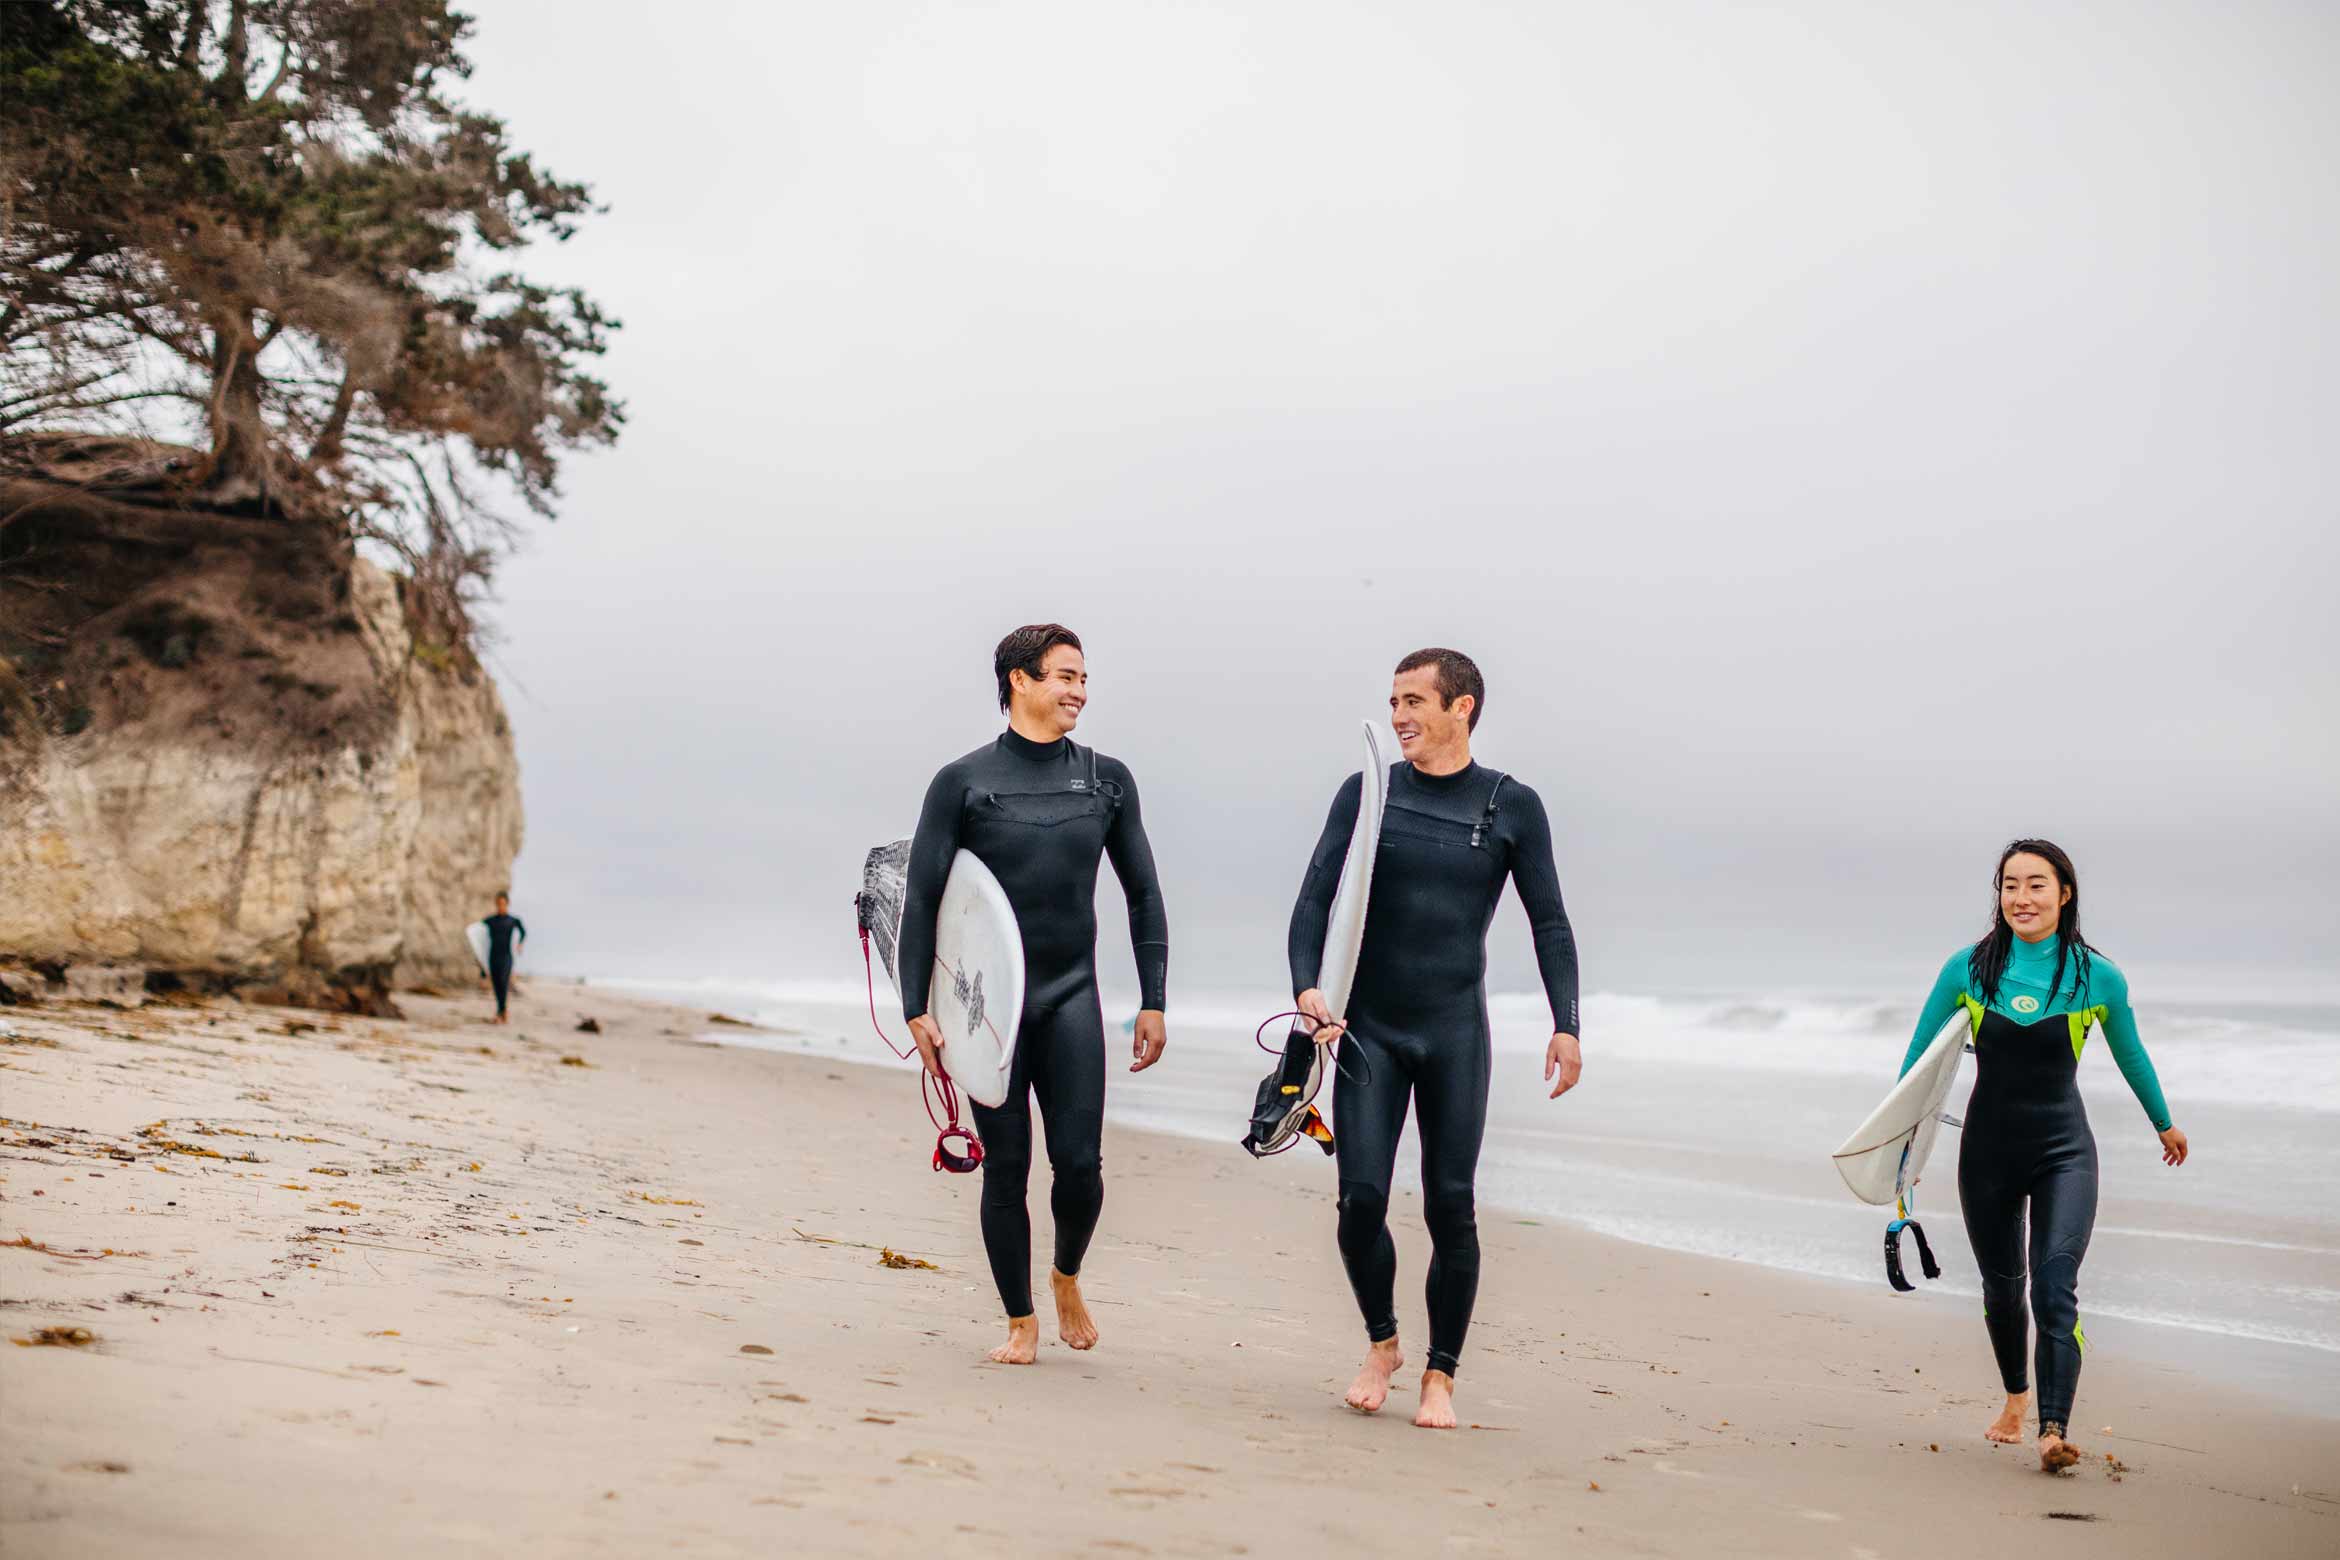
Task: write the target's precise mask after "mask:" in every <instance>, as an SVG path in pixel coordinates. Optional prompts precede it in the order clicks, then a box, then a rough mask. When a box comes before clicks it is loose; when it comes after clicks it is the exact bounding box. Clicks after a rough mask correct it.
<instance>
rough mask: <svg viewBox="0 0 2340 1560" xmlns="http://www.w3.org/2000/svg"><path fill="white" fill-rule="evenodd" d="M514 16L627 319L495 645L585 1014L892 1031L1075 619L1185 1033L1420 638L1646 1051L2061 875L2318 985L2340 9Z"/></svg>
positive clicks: (2158, 960) (1257, 967)
mask: <svg viewBox="0 0 2340 1560" xmlns="http://www.w3.org/2000/svg"><path fill="white" fill-rule="evenodd" d="M472 9H474V10H475V11H476V12H477V14H478V16H479V19H480V27H479V35H478V38H477V40H476V43H475V45H474V48H473V54H474V57H475V59H476V60H477V62H478V66H479V69H478V72H477V74H476V76H475V77H474V78H473V81H472V83H471V85H470V87H469V89H468V93H469V95H470V96H471V97H472V98H473V100H475V101H477V102H479V103H481V104H483V105H485V106H487V107H490V108H492V109H493V110H495V111H497V112H499V113H502V114H504V115H505V116H506V117H507V118H508V119H509V120H510V121H511V123H512V125H513V127H514V130H515V133H516V135H517V138H518V140H519V142H520V144H522V145H524V146H526V147H529V148H530V149H531V150H533V151H535V152H537V153H538V154H539V155H540V156H541V157H542V158H543V159H544V160H546V161H547V162H548V163H549V164H550V165H551V166H552V167H553V168H554V169H555V170H556V171H559V172H561V173H563V174H564V175H566V176H569V177H574V178H585V179H588V180H590V181H591V182H593V183H594V184H595V186H596V187H597V190H598V192H599V194H600V195H601V197H602V198H603V199H605V200H606V201H607V202H608V203H609V205H610V207H611V210H610V212H609V214H608V215H606V216H604V217H602V218H600V219H598V220H596V221H595V222H593V223H592V224H591V226H590V227H589V229H588V230H587V232H586V233H585V234H584V235H582V236H581V237H579V238H578V239H576V240H575V241H573V242H572V243H570V244H569V245H567V246H565V247H563V248H561V249H559V250H557V251H553V252H549V253H545V254H541V255H539V256H537V257H536V258H535V259H534V260H533V261H532V262H531V263H532V265H533V266H534V267H535V268H536V269H538V270H540V271H542V272H544V273H545V274H548V275H551V276H555V277H558V278H561V279H564V280H573V281H576V282H579V283H581V284H583V285H585V286H587V287H588V288H589V289H590V290H591V291H593V292H594V293H595V294H596V295H597V296H598V297H599V298H601V299H602V300H603V301H604V302H605V303H606V304H607V305H608V306H609V307H610V308H612V309H613V310H614V311H615V312H616V313H618V314H619V315H621V316H622V317H623V318H624V320H625V323H626V328H625V330H624V332H623V333H622V335H621V336H620V337H619V340H618V346H617V349H616V351H615V352H614V353H613V354H612V355H611V357H610V359H609V361H608V365H607V366H608V372H609V375H610V377H611V378H612V380H613V381H614V382H615V383H616V385H617V386H618V388H619V389H620V391H621V392H622V393H623V394H624V395H625V396H626V398H627V399H628V400H629V402H630V403H631V408H632V424H631V427H630V429H629V432H628V434H627V436H626V438H625V440H624V442H623V444H622V446H621V447H620V448H619V449H618V450H616V451H614V452H612V453H609V454H606V455H602V456H597V457H595V458H593V459H590V460H583V461H579V462H577V463H576V464H575V465H574V466H573V468H572V470H571V473H570V476H569V480H568V499H567V502H566V504H565V507H564V510H563V514H562V518H561V519H560V521H559V523H558V524H556V525H553V526H551V527H546V528H540V529H539V530H537V531H536V532H535V533H534V535H533V538H532V540H531V542H530V543H529V546H528V548H527V550H526V552H525V553H524V554H523V555H522V556H521V557H519V558H518V559H516V560H515V561H513V562H512V563H511V564H510V565H509V567H508V568H507V570H506V573H505V575H504V580H503V587H502V594H503V599H502V602H501V604H500V606H499V607H498V609H497V611H496V614H495V616H496V621H497V623H498V625H499V627H500V629H501V631H502V632H503V634H504V635H505V639H504V642H503V644H502V645H501V646H500V647H499V649H498V651H497V653H496V660H497V664H498V666H499V670H500V672H501V674H502V676H503V677H504V680H505V693H506V697H507V699H508V700H509V701H510V703H511V706H512V710H513V716H514V720H515V722H516V725H517V728H518V732H519V740H520V750H521V755H522V761H523V765H524V769H525V776H524V778H525V785H526V794H527V800H528V808H529V832H528V845H527V850H526V853H525V854H524V856H523V857H522V860H521V863H520V868H519V872H518V892H519V897H520V900H521V905H520V908H521V910H522V913H523V914H524V915H526V916H527V917H528V919H529V921H530V924H531V926H532V927H534V928H535V929H536V930H537V932H538V934H539V944H540V951H541V953H542V956H543V957H544V958H545V959H546V961H547V962H548V963H550V964H554V965H557V966H560V967H564V968H571V969H578V970H591V971H596V972H602V973H612V974H614V973H636V972H638V973H662V974H722V975H732V976H745V977H768V978H783V977H811V978H824V977H825V978H835V979H842V978H847V977H851V978H855V979H858V970H857V969H856V965H857V964H858V956H857V954H856V951H855V948H854V944H853V939H852V935H851V925H850V920H851V909H850V905H849V900H850V896H851V894H852V892H853V890H854V888H855V887H856V885H857V882H858V873H859V861H860V857H861V853H862V851H863V849H864V848H865V847H866V846H868V845H869V844H871V843H874V842H876V841H879V840H882V839H885V838H889V837H892V836H894V835H897V834H900V833H903V832H906V831H907V830H908V829H909V827H910V825H911V823H912V822H913V821H914V818H915V814H916V808H917V803H918V799H919V797H920V795H921V793H922V792H923V789H924V787H925V784H926V781H927V779H928V777H929V776H930V775H931V773H932V772H933V770H934V769H935V768H936V767H937V766H938V765H940V764H941V763H942V762H944V761H945V760H947V759H949V758H951V757H954V756H956V755H957V754H959V753H961V752H964V751H966V750H967V749H969V748H972V747H974V746H976V745H978V744H979V743H981V742H983V741H985V740H987V739H988V738H989V736H990V735H991V734H992V733H993V732H994V731H995V730H996V729H997V727H998V724H999V722H998V717H997V714H996V711H995V709H994V708H993V706H992V703H991V688H990V666H989V657H990V651H991V647H992V645H993V643H994V642H995V641H996V640H997V638H998V637H999V635H1000V634H1001V633H1002V632H1003V631H1005V630H1006V629H1007V628H1010V627H1012V626H1014V625H1015V624H1017V623H1021V622H1025V621H1030V620H1034V619H1047V618H1054V619H1061V620H1063V621H1065V622H1067V623H1070V624H1072V625H1073V626H1074V627H1075V628H1076V629H1078V630H1079V631H1080V633H1081V634H1082V635H1083V636H1084V638H1085V639H1086V640H1087V643H1088V647H1089V661H1090V670H1091V674H1092V679H1093V680H1092V688H1091V693H1092V703H1091V714H1090V716H1089V718H1088V720H1086V721H1085V722H1084V723H1083V726H1082V728H1081V736H1082V737H1083V739H1084V740H1091V741H1094V742H1095V743H1097V744H1098V745H1099V746H1101V747H1103V748H1104V749H1105V750H1107V751H1109V752H1112V753H1115V754H1117V755H1119V756H1120V757H1122V758H1124V759H1126V760H1127V761H1128V762H1129V763H1130V764H1131V766H1132V767H1133V768H1134V770H1135V772H1136V774H1137V777H1138V780H1139V783H1140V786H1141V789H1142V793H1143V796H1144V803H1145V809H1146V815H1147V819H1148V822H1149V825H1150V828H1151V830H1152V834H1153V838H1154V844H1155V850H1156V854H1157V856H1158V857H1159V859H1160V861H1161V863H1162V868H1163V876H1164V879H1165V883H1166V887H1167V891H1168V894H1169V903H1170V912H1171V925H1172V941H1173V951H1172V979H1173V988H1172V995H1173V1004H1172V1005H1173V1007H1174V1008H1175V1006H1176V1003H1177V996H1178V992H1179V991H1180V990H1181V989H1182V988H1183V989H1185V990H1188V991H1199V990H1203V989H1208V988H1226V987H1243V988H1253V989H1257V988H1273V987H1275V986H1277V985H1278V984H1279V983H1280V982H1281V981H1282V980H1283V973H1282V966H1283V955H1282V948H1283V928H1284V921H1285V917H1286V915H1287V914H1288V912H1289V907H1290V900H1291V895H1292V893H1293V891H1294V889H1295V887H1296V885H1297V883H1298V879H1299V874H1300V871H1301V868H1302V865H1303V863H1304V859H1305V856H1306V852H1307V850H1308V848H1309V845H1310V844H1311V842H1312V841H1313V839H1314V836H1315V832H1316V830H1317V828H1318V826H1319V824H1320V822H1321V820H1322V816H1323V809H1324V807H1325V804H1326V802H1327V800H1328V799H1329V796H1330V793H1331V791H1332V789H1333V787H1334V786H1335V785H1336V783H1337V782H1338V781H1339V779H1340V777H1341V776H1342V775H1343V774H1345V773H1346V772H1348V771H1349V770H1351V769H1353V768H1354V767H1355V766H1356V759H1355V750H1356V748H1357V739H1356V736H1355V732H1356V727H1357V722H1358V720H1359V719H1360V718H1361V717H1366V716H1371V715H1374V714H1375V713H1376V712H1377V711H1378V710H1379V709H1380V707H1381V703H1382V700H1383V699H1384V698H1385V697H1386V693H1387V682H1388V672H1389V669H1390V666H1391V664H1392V663H1393V662H1394V661H1395V660H1396V658H1397V657H1398V656H1399V655H1401V654H1402V653H1404V652H1405V651H1407V650H1411V649H1413V648H1415V647H1416V646H1419V645H1423V644H1432V643H1445V644H1453V645H1458V646H1460V647H1462V648H1464V649H1466V650H1468V651H1469V652H1470V653H1471V654H1473V655H1474V656H1476V657H1477V658H1478V659H1479V661H1480V663H1481V664H1482V665H1483V666H1484V668H1485V669H1486V672H1487V675H1488V679H1489V688H1490V694H1489V700H1488V708H1487V714H1486V717H1485V721H1484V724H1483V725H1482V727H1481V728H1480V736H1479V752H1480V755H1481V757H1483V758H1484V759H1485V760H1486V761H1488V762H1490V763H1492V764H1494V765H1496V766H1497V767H1500V768H1504V769H1507V770H1510V771H1512V772H1514V773H1516V774H1518V775H1519V776H1520V777H1521V778H1522V779H1525V780H1527V781H1528V782H1530V783H1531V784H1533V785H1535V786H1536V787H1537V788H1538V789H1539V790H1540V791H1541V792H1542V793H1543V796H1544V798H1545V801H1546V802H1547V804H1548V805H1549V807H1550V809H1551V812H1552V815H1553V821H1554V826H1555V834H1556V836H1557V838H1558V842H1559V849H1560V866H1561V873H1562V882H1563V886H1564V888H1565V890H1566V892H1567V895H1568V899H1569V904H1570V909H1571V912H1572V914H1573V916H1574V918H1575V920H1576V923H1577V927H1578V934H1579V938H1580V941H1581V943H1582V946H1583V949H1584V956H1585V964H1586V977H1587V987H1588V989H1590V990H1595V991H1623V990H1639V991H1651V990H1679V989H1685V988H1698V987H1713V986H1718V985H1734V984H1744V983H1747V982H1749V981H1765V982H1770V983H1776V984H1781V985H1792V986H1800V987H1829V986H1841V985H1866V984H1875V983H1877V982H1879V981H1883V982H1886V983H1891V982H1894V981H1896V980H1904V981H1906V982H1907V983H1908V984H1909V985H1910V986H1911V987H1912V989H1913V990H1915V989H1917V988H1918V987H1919V986H1920V985H1921V984H1922V983H1923V982H1924V981H1925V980H1926V979H1927V978H1928V977H1929V976H1930V974H1931V972H1932V970H1933V968H1934V967H1935V965H1936V963H1937V962H1938V960H1939V959H1940V957H1941V955H1942V953H1943V952H1944V951H1946V950H1947V948H1948V947H1949V946H1950V945H1951V944H1953V943H1954V942H1956V941H1958V940H1961V939H1963V938H1969V937H1971V936H1972V935H1973V934H1974V933H1975V932H1976V931H1978V930H1979V929H1980V925H1981V921H1982V917H1983V916H1984V914H1985V912H1986V910H1987V907H1988V878H1989V873H1990V870H1991V866H1992V863H1993V861H1994V860H1995V851H1996V850H1997V848H1998V846H1999V845H2000V844H2001V843H2002V842H2003V841H2004V840H2005V839H2007V838H2009V837H2011V836H2013V835H2015V834H2017V833H2044V834H2047V835H2049V836H2051V837H2054V838H2057V839H2059V840H2061V841H2062V842H2063V843H2065V844H2066V845H2067V846H2068V847H2069V848H2070V849H2071V850H2072V851H2073V852H2074V854H2075V855H2076V856H2077V857H2078V859H2079V863H2080V866H2081V869H2082V872H2083V875H2084V885H2085V888H2086V891H2087V896H2088V898H2087V907H2088V925H2089V929H2090V931H2091V933H2092V934H2093V935H2094V937H2095V939H2096V940H2097V941H2098V942H2100V943H2102V944H2103V945H2104V946H2105V947H2106V949H2107V950H2108V951H2109V952H2111V953H2112V954H2113V955H2114V956H2115V957H2116V958H2121V959H2123V960H2124V962H2126V963H2128V964H2130V965H2131V966H2132V969H2133V970H2134V969H2137V968H2139V967H2143V968H2145V969H2149V970H2159V971H2164V972H2167V973H2168V977H2169V978H2170V979H2172V980H2174V979H2175V978H2176V974H2177V973H2178V972H2181V971H2183V972H2200V973H2202V974H2204V975H2207V974H2208V973H2210V972H2213V971H2216V970H2218V969H2221V968H2227V969H2234V968H2241V967H2244V966H2281V967H2289V968H2292V969H2295V970H2297V969H2313V968H2315V967H2318V966H2321V967H2323V968H2325V969H2327V970H2328V969H2329V968H2330V966H2331V964H2332V962H2333V960H2332V954H2331V950H2332V948H2333V946H2334V943H2335V941H2336V940H2340V908H2336V893H2335V885H2336V883H2340V816H2336V814H2340V809H2336V808H2335V806H2334V802H2333V798H2334V797H2335V796H2336V795H2340V734H2336V731H2335V726H2336V722H2335V718H2334V717H2335V712H2336V711H2340V697H2336V695H2340V686H2336V682H2340V677H2336V673H2335V665H2336V663H2340V656H2336V654H2335V652H2336V650H2340V628H2336V627H2335V619H2336V618H2340V613H2335V611H2334V606H2333V598H2334V594H2335V584H2336V582H2340V540H2336V530H2340V526H2336V522H2340V439H2336V438H2335V436H2334V432H2333V430H2334V429H2335V428H2340V288H2336V287H2335V285H2334V282H2333V278H2334V277H2336V276H2340V181H2336V180H2335V179H2334V177H2333V172H2332V170H2333V169H2334V168H2335V167H2336V166H2340V93H2336V92H2335V91H2334V90H2333V85H2334V82H2335V81H2336V80H2340V13H2336V12H2335V11H2334V10H2332V9H2331V8H2330V7H2327V6H2322V5H2315V4H2299V5H2283V4H2232V3H2227V4H2204V5H2157V6H2151V7H2137V6H2132V5H2125V4H2104V5H2094V6H2090V5H2072V6H2059V7H2053V8H2047V7H2040V6H2036V5H2031V4H1974V5H1967V6H1963V7H1958V8H1943V7H1881V6H1876V5H1871V4H1840V5H1824V4H1811V5H1802V6H1788V7H1775V8H1766V9H1763V10H1761V11H1757V10H1756V9H1754V8H1750V7H1746V6H1742V5H1737V4H1719V3H1718V4H1684V3H1647V0H1636V3H1631V4H1625V3H1617V4H1576V5H1567V4H1561V5H1532V6H1531V5H1520V6H1511V7H1505V6H1485V5H1471V4H1457V3H1451V0H1441V3H1436V4H1432V3H1422V4H1412V5H1366V4H1358V3H1355V0H1342V3H1339V4H1316V3H1285V4H1276V5H1267V6H1262V5H1257V4H1243V5H1225V6H1214V5H1203V4H1194V5H1177V6H1166V5H1165V6H1134V5H1123V4H1112V3H1100V0H1069V3H1058V4H1002V5H990V6H980V7H978V6H967V5H935V6H909V5H887V4H875V3H872V4H859V5H851V6H835V5H811V4H780V5H769V4H739V5H731V6H724V5H717V4H712V3H699V4H693V5H690V6H681V7H669V8H665V9H663V10H660V11H658V12H656V13H655V14H656V16H657V22H656V23H655V24H652V23H651V22H649V21H648V18H649V16H650V15H651V14H652V13H648V12H644V11H642V10H641V9H639V8H638V7H635V6H630V5H627V6H616V5H603V6H598V7H594V6H584V5H575V4H559V5H555V4H551V3H531V0H473V5H472ZM1111 881H1112V880H1111V874H1110V871H1108V872H1107V873H1106V876H1105V882H1106V887H1105V888H1104V890H1103V891H1102V893H1101V896H1100V913H1101V916H1102V918H1103V921H1104V926H1105V935H1104V940H1103V968H1104V969H1105V970H1106V972H1107V975H1108V979H1109V981H1110V982H1111V983H1112V984H1114V985H1117V986H1123V987H1126V986H1127V985H1128V984H1130V982H1129V979H1128V975H1127V971H1128V965H1129V959H1128V952H1127V945H1126V937H1125V934H1124V933H1123V932H1122V930H1121V928H1120V925H1119V915H1120V909H1119V903H1118V900H1117V898H1116V897H1115V891H1114V890H1113V888H1112V886H1111ZM1494 963H1495V973H1496V979H1497V983H1498V984H1499V985H1508V986H1513V987H1524V986H1526V985H1527V984H1528V982H1529V978H1530V971H1531V964H1530V955H1529V952H1528V948H1527V939H1526V934H1525V928H1524V921H1523V919H1522V918H1521V917H1520V915H1519V912H1518V910H1517V908H1516V904H1513V905H1511V907H1509V908H1507V909H1506V910H1505V912H1504V914H1503V917H1502V918H1501V919H1499V921H1498V923H1497V929H1496V933H1495V937H1494Z"/></svg>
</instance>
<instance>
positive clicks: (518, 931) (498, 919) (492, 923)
mask: <svg viewBox="0 0 2340 1560" xmlns="http://www.w3.org/2000/svg"><path fill="white" fill-rule="evenodd" d="M480 925H482V926H484V927H486V928H487V934H488V979H489V981H491V982H492V983H493V984H494V986H495V988H496V1016H497V1017H498V1018H501V1017H503V1016H504V1004H505V1003H506V1002H508V1001H510V1000H511V996H512V955H513V952H514V950H515V949H516V948H517V947H518V945H519V940H521V939H525V938H526V937H527V936H528V928H527V927H526V926H525V925H523V924H522V923H521V920H520V918H519V917H518V916H516V915H508V914H506V913H505V912H503V911H501V910H499V911H497V912H496V913H495V914H494V915H491V916H489V917H488V918H487V919H486V920H484V921H482V922H480Z"/></svg>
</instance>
